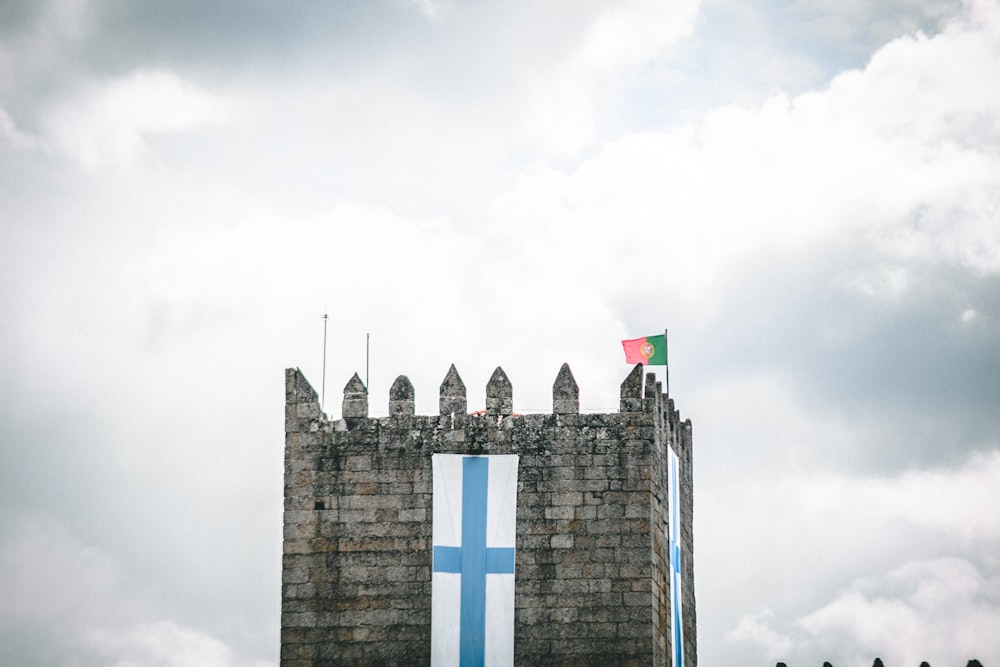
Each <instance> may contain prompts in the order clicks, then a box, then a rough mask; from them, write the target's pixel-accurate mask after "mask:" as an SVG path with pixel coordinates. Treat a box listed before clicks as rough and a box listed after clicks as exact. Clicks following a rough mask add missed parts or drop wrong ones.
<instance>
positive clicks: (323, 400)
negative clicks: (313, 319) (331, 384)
mask: <svg viewBox="0 0 1000 667" xmlns="http://www.w3.org/2000/svg"><path fill="white" fill-rule="evenodd" d="M328 319H329V317H328V316H327V314H326V313H323V389H322V393H321V394H320V399H319V403H320V405H321V406H322V407H324V408H325V407H326V321H327V320H328Z"/></svg>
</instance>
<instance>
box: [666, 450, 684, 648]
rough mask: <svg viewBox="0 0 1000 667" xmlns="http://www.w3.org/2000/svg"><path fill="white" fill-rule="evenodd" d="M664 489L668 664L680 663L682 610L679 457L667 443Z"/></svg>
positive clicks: (682, 634)
mask: <svg viewBox="0 0 1000 667" xmlns="http://www.w3.org/2000/svg"><path fill="white" fill-rule="evenodd" d="M667 452H668V454H667V492H668V494H669V498H670V507H669V508H668V509H669V511H670V627H671V628H672V633H671V635H672V639H671V644H672V645H673V651H672V654H671V664H672V665H673V667H684V614H683V610H682V607H681V599H682V598H681V493H680V486H681V484H680V469H679V468H680V460H679V459H678V458H677V453H676V452H675V451H674V450H673V449H671V448H670V447H667Z"/></svg>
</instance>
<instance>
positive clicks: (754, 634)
mask: <svg viewBox="0 0 1000 667" xmlns="http://www.w3.org/2000/svg"><path fill="white" fill-rule="evenodd" d="M773 616H774V612H772V611H771V610H769V609H762V610H760V611H757V612H751V613H749V614H746V615H745V616H743V617H742V618H741V619H740V621H739V623H737V625H736V627H735V628H733V629H732V630H730V631H729V632H728V633H727V634H726V640H727V641H738V642H744V643H747V644H750V645H756V646H757V647H758V648H759V649H760V650H762V651H763V653H764V655H765V656H766V658H767V659H768V660H780V659H782V658H784V657H786V656H787V655H788V654H789V652H790V651H791V650H792V645H793V642H792V640H791V638H789V637H787V636H785V635H783V634H781V633H780V632H777V631H775V629H774V628H772V627H771V624H770V619H771V618H772V617H773Z"/></svg>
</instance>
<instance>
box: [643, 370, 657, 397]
mask: <svg viewBox="0 0 1000 667" xmlns="http://www.w3.org/2000/svg"><path fill="white" fill-rule="evenodd" d="M644 396H645V397H646V398H656V373H646V391H645V393H644Z"/></svg>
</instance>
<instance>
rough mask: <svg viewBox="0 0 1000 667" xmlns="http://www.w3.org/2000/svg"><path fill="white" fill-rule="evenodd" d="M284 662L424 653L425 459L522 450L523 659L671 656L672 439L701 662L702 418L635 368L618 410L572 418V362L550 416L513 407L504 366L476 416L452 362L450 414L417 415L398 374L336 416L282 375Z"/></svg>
mask: <svg viewBox="0 0 1000 667" xmlns="http://www.w3.org/2000/svg"><path fill="white" fill-rule="evenodd" d="M285 390H286V412H285V415H286V416H285V518H284V526H285V529H284V555H283V571H282V613H281V665H282V667H306V666H309V667H318V666H320V665H340V664H350V665H362V664H373V665H374V664H379V665H385V664H390V665H391V664H399V665H414V664H427V663H429V661H430V623H431V554H432V545H431V518H432V517H431V508H432V502H431V490H432V486H431V454H432V453H435V452H441V453H452V454H514V453H516V454H519V455H520V465H519V481H518V502H517V543H516V548H517V553H516V574H515V644H514V646H515V648H514V651H515V663H516V664H517V665H525V666H528V665H530V666H535V665H602V666H603V665H668V664H670V649H671V646H670V638H671V632H670V602H669V600H670V596H669V552H668V544H667V539H668V537H667V536H668V535H669V530H668V526H667V519H668V516H669V514H668V508H667V505H666V503H667V499H668V496H667V491H666V475H667V471H666V449H665V448H666V447H672V448H673V449H674V450H675V451H676V452H677V454H678V456H679V458H680V461H681V508H680V509H681V524H682V525H681V537H682V559H683V563H684V570H683V577H684V583H683V587H682V589H683V595H684V626H685V627H684V637H685V640H684V641H685V658H686V660H685V663H686V665H687V666H688V667H694V666H695V665H697V642H696V627H697V623H696V615H695V598H694V568H693V562H694V558H693V554H694V551H693V540H692V534H693V532H692V521H693V517H692V511H693V505H692V477H691V442H692V441H691V422H690V420H687V421H684V422H681V421H680V416H679V413H678V412H677V411H675V410H674V405H673V401H672V400H671V399H669V398H668V397H667V396H666V395H665V394H664V393H663V392H662V388H661V386H660V384H659V383H657V382H655V376H654V375H653V374H652V373H650V374H648V375H647V376H646V382H645V389H644V388H643V368H642V366H636V367H635V368H634V369H633V370H632V372H631V373H630V374H629V376H628V377H627V378H626V379H625V381H624V382H623V383H622V386H621V405H620V411H619V412H618V413H612V414H579V390H578V388H577V384H576V381H575V380H574V379H573V375H572V373H571V372H570V370H569V366H567V365H565V364H564V365H563V367H562V369H561V370H560V371H559V374H558V376H557V378H556V381H555V384H554V386H553V412H552V414H535V415H515V414H513V401H512V389H511V383H510V381H509V380H508V379H507V376H506V374H505V373H504V372H503V370H502V369H500V368H497V370H496V371H495V372H494V374H493V377H492V378H491V379H490V381H489V383H488V384H487V387H486V410H485V412H483V413H477V414H469V413H468V410H467V405H466V391H465V385H464V384H463V383H462V379H461V378H460V377H459V375H458V372H457V371H456V370H455V367H454V366H452V367H451V369H450V370H449V371H448V374H447V376H446V377H445V380H444V382H443V383H442V385H441V391H440V401H439V406H440V414H439V415H437V416H417V415H414V400H413V395H414V394H413V386H412V384H411V383H410V381H409V380H408V379H407V378H406V377H404V376H400V377H399V378H397V380H396V381H395V383H394V384H393V386H392V388H391V390H390V392H389V416H388V417H383V418H378V419H376V418H369V417H368V393H367V389H366V388H365V386H364V384H363V383H362V382H361V380H360V379H359V378H358V377H357V375H355V376H354V377H353V378H351V381H350V382H348V384H347V386H346V387H345V389H344V402H343V411H342V412H343V418H342V419H340V420H336V421H331V420H328V419H327V418H326V416H325V415H324V414H323V413H322V412H321V410H320V406H319V401H318V397H317V395H316V392H315V390H313V388H312V387H311V386H310V385H309V383H308V382H307V381H306V379H305V378H304V377H303V375H302V373H301V372H299V371H298V370H297V369H288V370H287V371H286V383H285Z"/></svg>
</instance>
